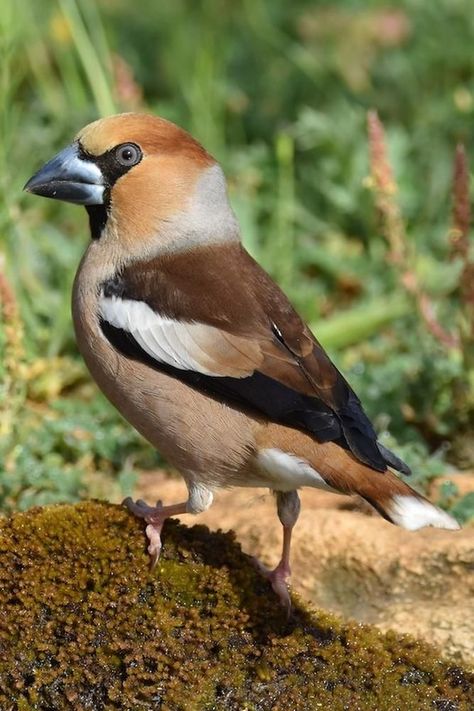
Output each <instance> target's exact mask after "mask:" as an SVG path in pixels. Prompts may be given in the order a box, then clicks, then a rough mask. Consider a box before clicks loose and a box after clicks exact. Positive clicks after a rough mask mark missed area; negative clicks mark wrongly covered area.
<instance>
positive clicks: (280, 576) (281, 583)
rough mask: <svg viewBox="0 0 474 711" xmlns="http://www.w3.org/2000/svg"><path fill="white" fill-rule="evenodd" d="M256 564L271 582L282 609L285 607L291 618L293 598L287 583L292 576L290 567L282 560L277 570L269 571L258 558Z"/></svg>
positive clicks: (259, 570)
mask: <svg viewBox="0 0 474 711" xmlns="http://www.w3.org/2000/svg"><path fill="white" fill-rule="evenodd" d="M254 563H255V567H256V568H257V570H258V572H259V573H260V574H261V575H263V576H264V577H265V578H266V579H267V580H268V581H269V582H270V584H271V586H272V588H273V592H274V593H275V594H276V595H277V596H278V599H279V600H280V603H281V605H282V607H284V609H285V610H286V613H287V615H288V617H289V616H290V612H291V598H290V593H289V591H288V585H287V582H286V581H287V580H288V578H289V577H290V575H291V570H290V566H289V565H288V564H287V563H285V562H284V561H282V560H281V561H280V562H279V563H278V565H277V567H276V568H274V569H273V570H269V569H268V568H267V567H265V566H264V565H263V563H261V562H260V561H259V560H258V559H257V558H254Z"/></svg>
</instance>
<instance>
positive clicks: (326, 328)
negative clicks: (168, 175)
mask: <svg viewBox="0 0 474 711" xmlns="http://www.w3.org/2000/svg"><path fill="white" fill-rule="evenodd" d="M0 33H1V34H0V77H1V79H0V125H1V129H0V130H1V140H0V193H1V201H0V253H1V255H3V256H2V259H3V261H4V262H5V267H4V270H5V273H6V275H7V277H8V280H9V283H10V284H11V285H12V286H13V290H14V296H13V300H14V305H13V306H12V308H10V306H9V303H8V298H7V297H5V291H3V292H1V290H0V298H2V299H3V300H2V301H0V309H1V311H0V313H1V314H2V323H0V418H1V420H0V437H1V439H0V457H1V458H2V462H3V464H4V467H3V468H4V472H3V476H2V481H3V482H6V483H2V485H1V488H0V505H1V506H2V507H4V508H12V507H14V506H17V505H18V506H22V507H25V506H28V505H30V504H32V503H33V502H35V501H36V502H43V501H46V500H48V501H50V500H57V499H62V500H73V499H75V498H78V497H80V496H82V495H86V494H87V495H90V494H91V492H92V493H94V492H95V490H94V486H97V484H94V483H93V482H94V481H95V479H94V476H93V474H99V473H100V472H101V471H102V472H103V473H104V475H105V481H107V482H109V484H110V482H112V477H115V476H117V474H119V475H120V473H121V476H122V477H125V478H126V477H127V475H126V474H124V473H123V472H127V471H129V469H130V466H129V464H127V461H132V460H129V459H128V458H129V457H132V458H133V457H135V459H138V460H139V461H141V463H142V464H143V465H145V464H147V465H150V466H151V465H152V464H153V462H154V461H156V460H154V459H153V455H152V454H151V452H150V450H149V449H147V448H146V446H145V445H144V444H143V443H141V441H140V440H139V438H138V436H135V435H133V434H131V432H130V428H128V427H127V426H126V425H124V424H122V422H121V420H119V418H118V415H116V414H115V413H114V412H113V410H112V409H111V408H110V406H108V405H107V404H106V403H105V402H104V401H103V399H100V400H99V396H96V398H91V397H90V393H89V390H88V386H87V385H84V383H85V382H87V375H86V374H85V371H84V367H83V366H82V364H81V362H80V360H79V359H78V355H77V351H76V348H75V344H74V340H73V335H72V327H71V322H70V314H69V293H70V288H71V282H72V279H73V275H74V271H75V269H76V266H77V263H78V260H79V258H80V255H81V252H82V251H83V249H84V247H85V244H86V242H87V239H88V235H87V220H86V215H85V212H84V211H81V210H79V209H78V208H76V207H74V206H68V205H62V204H56V203H54V202H48V201H41V200H37V199H31V198H30V197H28V196H26V195H24V194H22V192H21V189H22V186H23V184H24V182H25V181H26V179H27V178H28V177H29V176H30V175H31V174H32V172H33V171H34V170H35V169H36V168H37V167H38V166H39V165H40V164H41V163H42V162H43V161H44V160H46V159H47V158H49V157H50V156H51V155H52V153H53V152H54V151H56V150H58V149H59V148H61V147H62V146H63V145H64V144H65V143H67V142H69V141H70V140H71V137H72V136H73V135H74V134H75V132H76V131H77V130H78V129H79V128H81V127H82V126H83V125H84V124H86V123H87V122H89V121H91V120H93V119H95V118H97V116H99V115H105V114H108V113H113V112H115V111H122V110H150V111H152V112H156V113H158V114H161V115H163V116H165V117H167V118H169V119H171V120H174V121H176V122H177V123H179V124H180V125H182V126H184V127H185V128H187V129H188V130H190V131H191V132H192V133H193V134H194V135H196V137H197V138H199V139H200V140H201V141H202V142H203V143H204V144H205V145H206V147H207V148H208V149H209V150H210V151H211V152H213V153H214V154H215V155H216V157H217V158H218V159H219V160H220V161H221V163H222V164H223V166H224V168H225V170H226V173H227V175H228V178H229V183H230V195H231V200H232V203H233V205H234V208H235V210H236V212H237V214H238V217H239V219H240V222H241V225H242V232H243V238H244V242H245V243H246V245H247V247H248V248H249V250H250V251H251V252H252V253H253V254H254V256H255V257H256V258H257V259H258V260H259V261H260V262H261V263H262V264H263V265H264V266H265V267H266V268H267V269H268V271H270V273H271V274H272V275H273V276H274V277H275V278H276V279H277V280H278V282H279V283H280V284H281V285H282V287H283V288H284V289H285V290H286V291H287V292H288V294H289V295H290V297H291V298H292V301H293V303H294V304H295V305H296V307H297V308H298V309H299V310H300V311H301V312H302V314H303V315H304V316H305V317H306V318H307V319H308V321H309V322H310V323H311V324H312V326H313V327H314V330H315V332H316V335H317V336H318V337H319V339H320V340H321V341H322V343H323V345H324V346H325V347H327V348H328V349H329V351H330V352H331V355H332V356H333V357H334V359H335V361H336V362H337V364H338V365H339V367H340V368H341V369H342V370H343V371H344V372H345V374H346V375H347V376H348V378H349V380H350V381H351V383H352V384H353V385H354V387H355V388H356V390H357V391H358V392H359V394H360V396H361V398H362V400H363V403H364V405H365V407H366V409H367V411H368V413H369V414H370V415H371V416H372V418H373V419H374V421H375V424H376V426H377V429H378V430H379V431H380V432H381V437H382V439H383V440H384V441H387V442H388V441H390V442H391V444H393V446H394V447H395V448H398V449H397V451H399V452H400V453H402V454H403V455H404V456H405V458H406V459H407V461H408V462H409V463H410V464H412V465H413V466H414V467H415V469H416V476H417V482H418V483H419V484H420V485H422V484H423V482H424V481H425V480H427V479H429V478H430V477H432V476H434V475H435V474H436V473H439V471H440V469H441V468H446V464H445V463H444V464H443V463H442V460H443V459H444V460H445V459H446V458H448V459H449V460H450V462H451V463H453V464H455V465H457V466H461V467H472V465H473V462H474V451H473V449H474V444H473V419H472V418H473V400H472V391H473V387H474V364H473V362H472V360H471V363H470V364H469V362H468V360H467V358H466V357H465V353H466V352H467V350H466V348H467V346H466V344H468V339H464V341H463V347H464V350H463V348H457V349H456V348H446V346H445V345H444V344H443V343H441V342H440V341H439V339H437V338H436V337H435V336H434V335H433V334H432V333H431V332H430V330H429V329H428V328H426V324H425V323H424V322H423V319H422V318H421V316H420V313H419V310H418V309H417V307H416V304H415V303H414V300H413V298H412V297H411V296H410V294H409V293H407V291H406V290H405V289H404V288H403V286H402V285H401V282H400V274H399V273H398V270H397V267H396V266H395V265H394V264H393V263H391V262H390V259H389V258H388V246H387V242H386V240H385V239H384V237H383V235H382V229H381V225H380V222H379V220H378V219H377V211H376V210H375V208H374V194H373V185H372V184H371V181H370V180H369V179H368V176H369V160H368V155H369V151H368V144H367V136H366V113H367V110H368V109H369V108H371V107H376V108H377V109H378V111H379V113H380V115H381V117H382V119H383V122H384V125H385V128H386V133H387V141H388V150H389V155H390V160H391V164H392V167H393V170H394V173H395V176H396V179H397V181H398V185H399V191H398V194H397V199H398V200H399V202H400V207H401V210H402V213H403V216H404V218H405V220H406V227H407V235H408V239H409V243H410V269H411V270H412V272H413V273H414V275H415V277H416V279H417V282H418V283H419V285H420V288H422V289H423V291H424V293H426V295H427V297H428V298H429V299H430V303H432V304H433V308H434V310H435V313H436V314H437V318H438V319H439V321H440V323H442V324H443V325H444V328H446V329H448V330H452V329H459V328H461V327H460V325H459V324H460V322H461V320H462V319H463V318H464V322H463V323H464V328H465V329H466V325H465V313H464V311H463V308H464V305H463V302H462V298H461V291H462V290H461V288H460V274H461V270H462V265H461V264H460V261H459V259H450V244H449V238H448V235H449V230H450V226H451V184H452V170H453V168H452V164H453V155H454V148H455V145H456V143H457V142H458V141H459V140H462V141H463V142H464V143H465V144H466V147H467V149H468V151H469V149H472V143H473V141H472V123H473V117H474V54H473V53H472V51H471V48H472V46H473V42H474V13H473V12H472V6H471V1H470V0H439V1H438V2H436V3H427V2H426V3H421V2H419V1H418V0H401V1H400V2H397V3H392V4H389V3H388V2H386V1H384V0H372V1H370V0H369V1H367V0H365V1H364V2H362V1H358V0H341V1H340V2H338V3H327V2H326V3H323V2H315V0H294V1H293V2H291V3H289V2H286V1H285V0H252V2H250V1H249V0H240V1H239V2H231V1H230V0H203V2H200V3H192V2H189V1H188V2H186V1H185V0H175V1H174V2H173V3H129V2H127V1H126V0H102V1H101V2H99V1H97V2H96V1H95V0H36V2H34V3H31V2H28V0H15V1H14V0H4V2H3V3H2V7H1V8H0ZM0 271H1V264H0ZM12 309H13V311H12ZM463 314H464V316H463ZM467 330H469V324H468V326H467ZM22 334H24V336H23V335H22ZM471 352H472V350H471ZM471 366H472V367H471ZM84 392H87V396H86V395H84ZM469 393H470V394H469ZM99 402H100V405H99V404H98V403H99ZM77 431H84V432H88V433H89V434H88V435H87V437H86V439H85V440H84V439H81V437H79V438H78V439H77V438H76V437H75V435H74V432H76V433H77ZM389 432H390V434H389ZM89 435H90V436H89ZM107 462H108V464H107ZM110 485H111V484H110ZM99 488H100V487H99ZM450 505H456V504H455V503H453V502H451V503H450Z"/></svg>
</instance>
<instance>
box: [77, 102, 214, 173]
mask: <svg viewBox="0 0 474 711" xmlns="http://www.w3.org/2000/svg"><path fill="white" fill-rule="evenodd" d="M76 139H78V140H79V142H80V143H81V145H82V146H83V148H84V149H85V150H86V151H87V153H89V154H90V155H93V156H99V155H102V154H103V153H105V152H106V151H108V150H111V149H112V148H114V147H115V146H118V145H120V144H121V143H136V144H138V145H139V146H140V148H141V149H142V151H143V153H144V154H145V155H152V154H164V153H166V154H172V153H174V154H178V153H179V154H182V155H186V156H187V157H189V158H191V159H193V160H194V161H196V162H197V163H200V164H201V165H202V166H203V167H204V166H206V165H212V164H213V163H214V162H215V161H214V159H213V158H212V156H211V155H210V154H209V153H208V152H207V151H206V150H205V149H204V148H203V147H202V146H201V144H200V143H198V141H196V140H195V139H194V138H193V137H192V136H191V135H190V134H189V133H187V132H186V131H184V130H183V129H182V128H180V127H179V126H176V125H175V124H174V123H171V121H167V120H166V119H163V118H159V117H158V116H152V115H151V114H139V113H128V114H117V115H116V116H109V117H108V118H103V119H99V120H98V121H94V122H93V123H90V124H89V125H88V126H86V127H85V128H83V129H82V130H81V131H79V133H78V134H77V136H76Z"/></svg>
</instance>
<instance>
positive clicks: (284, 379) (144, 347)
mask: <svg viewBox="0 0 474 711" xmlns="http://www.w3.org/2000/svg"><path fill="white" fill-rule="evenodd" d="M24 189H25V190H26V191H27V192H29V193H33V194H36V195H40V196H43V197H46V198H52V199H55V200H63V201H66V202H70V203H75V204H79V205H83V206H85V208H86V210H87V213H88V216H89V228H90V236H91V239H90V242H89V244H88V247H87V249H86V251H85V254H84V256H83V258H82V261H81V263H80V266H79V269H78V271H77V274H76V278H75V281H74V286H73V295H72V316H73V323H74V328H75V333H76V340H77V344H78V348H79V350H80V352H81V353H82V356H83V358H84V360H85V362H86V365H87V367H88V369H89V371H90V373H91V375H92V377H93V378H94V380H95V381H96V383H97V385H98V386H99V388H100V389H101V390H102V391H103V393H104V394H105V395H106V397H107V398H108V399H109V400H110V401H111V402H112V404H113V405H115V407H116V408H117V409H118V410H119V411H120V413H121V414H122V415H123V416H124V417H125V419H126V420H128V422H129V423H130V424H131V425H132V426H133V427H134V428H135V429H136V430H137V431H138V432H139V433H140V434H141V435H143V436H144V437H145V439H147V440H148V441H149V442H150V443H151V444H152V445H153V446H154V447H155V448H156V449H158V450H159V451H160V452H161V454H162V455H163V456H164V457H165V459H166V460H167V461H168V462H169V463H170V464H172V465H173V466H174V467H176V468H177V469H178V470H179V471H180V473H181V475H182V476H183V478H184V480H185V483H186V485H187V490H188V498H187V499H186V500H185V501H182V502H178V503H169V504H167V505H163V503H162V502H161V501H158V502H156V505H155V506H152V505H148V504H147V503H145V502H144V501H142V500H138V501H133V500H132V499H131V498H127V499H126V500H125V501H124V504H125V506H126V507H127V508H128V509H129V511H130V512H132V513H133V514H134V515H135V516H137V517H139V518H140V519H143V520H144V522H145V523H146V529H145V531H146V536H147V545H148V552H149V554H150V557H151V561H152V563H156V561H157V560H158V558H159V556H160V552H161V548H162V541H161V532H162V527H163V523H164V521H165V520H166V519H167V518H168V517H172V516H176V515H180V514H184V513H190V514H197V513H200V512H202V511H205V510H206V509H208V508H209V506H211V504H212V502H213V498H214V494H215V493H216V491H218V490H219V489H220V488H231V487H266V488H268V489H270V490H271V491H272V492H274V495H275V498H276V507H277V513H278V517H279V519H280V522H281V524H282V530H283V545H282V553H281V558H280V561H279V563H278V564H277V566H276V567H275V568H273V569H267V568H264V567H263V566H262V565H260V570H261V572H262V574H263V575H265V576H266V578H268V580H269V582H270V584H271V586H272V588H273V590H274V591H275V593H276V594H277V595H278V598H279V599H280V601H281V603H282V605H283V606H284V607H286V608H287V609H290V606H291V601H290V596H289V591H288V581H289V578H290V575H291V568H290V548H291V538H292V532H293V528H294V526H295V524H296V521H297V519H298V516H299V513H300V499H299V494H298V492H299V490H300V489H301V488H303V487H313V488H316V489H323V490H327V491H331V492H334V493H343V494H357V495H359V496H360V497H362V499H364V500H365V501H367V502H368V503H369V504H370V505H371V506H372V507H373V508H374V509H375V510H376V511H377V512H378V513H379V514H380V515H381V516H382V517H383V518H385V519H386V520H387V521H389V522H391V523H393V524H397V525H399V526H401V527H403V528H405V529H408V530H417V529H419V528H422V527H425V526H434V527H437V528H444V529H452V530H455V529H458V528H459V524H458V523H457V522H456V520H455V519H454V518H453V517H452V516H450V515H449V514H448V513H447V512H445V511H443V510H442V509H440V508H438V507H436V506H435V505H433V504H432V503H430V502H429V501H428V500H427V499H426V498H425V497H424V496H422V495H421V494H420V493H418V492H416V491H415V490H414V489H413V488H411V487H410V486H409V485H408V484H407V483H405V481H403V480H402V479H401V478H400V477H399V476H398V475H397V474H395V471H397V472H398V473H399V474H402V475H408V474H410V470H409V468H408V467H407V465H406V464H405V463H404V462H403V461H402V460H401V459H400V458H399V457H398V456H396V455H395V454H394V453H393V452H391V451H390V450H388V449H387V448H386V447H385V446H384V445H383V444H382V443H381V442H379V441H378V439H377V434H376V432H375V430H374V427H373V425H372V423H371V421H370V420H369V418H368V416H367V415H366V413H365V411H364V409H363V406H362V404H361V401H360V399H359V398H358V397H357V395H356V394H355V392H354V391H353V389H352V388H351V386H350V385H349V383H348V382H347V380H346V379H345V378H344V376H343V375H342V374H341V372H340V371H339V370H338V369H337V368H336V366H335V365H334V364H333V362H332V361H331V360H330V358H329V356H328V355H327V354H326V352H325V350H324V349H323V347H322V346H321V344H320V343H319V341H318V340H317V339H316V337H315V336H314V335H313V333H312V332H311V331H310V329H309V328H308V326H307V325H306V324H305V322H304V321H303V320H302V318H301V317H300V316H299V315H298V313H297V312H296V311H295V309H294V308H293V306H292V305H291V303H290V301H289V300H288V298H287V297H286V295H285V294H284V293H283V291H282V290H281V289H280V288H279V286H278V285H277V284H276V283H275V282H274V281H273V280H272V279H271V277H270V276H269V275H268V274H267V272H266V271H264V269H263V268H262V267H261V266H260V265H259V264H258V263H257V262H256V261H255V260H254V259H253V258H252V256H250V254H249V253H248V252H247V251H246V250H245V248H244V246H243V244H242V241H241V235H240V229H239V225H238V222H237V219H236V217H235V214H234V212H233V210H232V208H231V205H230V202H229V198H228V192H227V185H226V180H225V177H224V173H223V171H222V169H221V167H220V165H219V163H218V162H217V161H216V160H215V159H214V158H213V157H212V156H211V155H210V154H209V153H208V151H207V150H206V149H205V148H204V147H203V146H202V145H201V144H200V143H199V142H198V141H197V140H195V139H194V138H193V137H192V136H191V135H190V134H189V133H188V132H186V131H185V130H184V129H182V128H180V127H178V126H177V125H175V124H174V123H171V122H170V121H168V120H166V119H164V118H160V117H157V116H154V115H151V114H142V113H127V114H118V115H115V116H109V117H106V118H102V119H99V120H97V121H94V122H93V123H91V124H89V125H87V126H86V127H85V128H83V129H82V130H81V131H79V133H78V134H77V135H76V137H75V138H74V140H73V141H72V143H71V144H70V145H69V146H67V147H66V148H65V149H63V150H62V151H61V152H60V153H58V154H57V155H56V156H54V157H53V158H52V159H51V160H49V161H48V162H47V163H46V164H45V165H44V166H43V167H42V168H40V169H39V171H38V172H37V173H35V175H33V177H32V178H30V180H29V181H28V182H27V183H26V185H25V188H24Z"/></svg>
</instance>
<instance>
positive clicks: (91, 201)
mask: <svg viewBox="0 0 474 711" xmlns="http://www.w3.org/2000/svg"><path fill="white" fill-rule="evenodd" d="M23 189H24V190H26V191H27V192H29V193H34V194H35V195H42V196H43V197H47V198H53V199H54V200H64V201H65V202H74V203H77V204H78V205H102V204H103V202H104V177H103V175H102V173H101V171H100V169H99V168H98V166H97V165H96V164H95V163H93V162H92V161H90V160H87V159H86V158H81V156H80V154H79V145H78V143H72V144H71V145H70V146H68V147H67V148H65V149H64V150H63V151H61V153H58V154H57V155H56V156H54V158H51V160H50V161H48V163H46V164H45V165H44V166H43V167H42V168H40V170H39V171H38V172H37V173H35V174H34V175H33V177H32V178H30V179H29V180H28V182H27V183H26V185H25V187H24V188H23Z"/></svg>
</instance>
